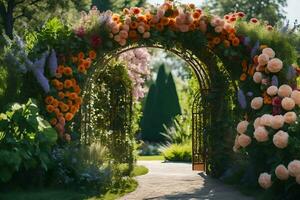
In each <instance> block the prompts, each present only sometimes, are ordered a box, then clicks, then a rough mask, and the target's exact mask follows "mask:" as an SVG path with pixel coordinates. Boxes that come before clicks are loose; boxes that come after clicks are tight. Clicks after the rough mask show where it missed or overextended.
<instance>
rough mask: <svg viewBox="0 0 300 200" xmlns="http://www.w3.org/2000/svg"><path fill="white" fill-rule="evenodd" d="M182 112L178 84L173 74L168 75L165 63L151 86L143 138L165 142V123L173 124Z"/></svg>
mask: <svg viewBox="0 0 300 200" xmlns="http://www.w3.org/2000/svg"><path fill="white" fill-rule="evenodd" d="M178 114H181V108H180V105H179V100H178V95H177V91H176V86H175V83H174V80H173V77H172V75H171V74H169V75H168V76H167V75H166V72H165V67H164V65H161V67H160V68H159V71H158V75H157V79H156V83H155V85H153V86H151V87H150V90H149V93H148V96H147V99H146V104H145V110H144V114H143V118H142V125H141V129H142V139H143V140H144V141H150V142H163V141H164V137H163V136H162V135H161V132H162V131H163V124H166V125H167V126H170V125H172V119H173V118H174V117H175V116H176V115H178Z"/></svg>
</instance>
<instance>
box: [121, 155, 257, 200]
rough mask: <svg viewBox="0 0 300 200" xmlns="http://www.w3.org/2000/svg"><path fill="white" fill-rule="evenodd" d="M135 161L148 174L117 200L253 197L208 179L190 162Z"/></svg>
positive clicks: (243, 199) (247, 199)
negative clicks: (196, 170) (145, 169)
mask: <svg viewBox="0 0 300 200" xmlns="http://www.w3.org/2000/svg"><path fill="white" fill-rule="evenodd" d="M138 164H139V165H144V166H146V167H147V168H148V169H149V173H148V174H146V175H143V176H139V177H137V178H136V179H137V180H138V182H139V186H138V188H137V189H136V190H135V191H134V192H132V193H130V194H127V195H126V196H124V197H122V198H120V200H143V199H144V200H152V199H161V200H165V199H178V200H188V199H189V200H196V199H203V200H204V199H205V200H207V199H216V200H252V199H253V198H251V197H247V196H244V195H242V194H241V193H240V192H238V191H236V190H235V189H233V188H232V187H230V186H227V185H224V184H222V183H221V182H219V181H218V180H214V179H212V178H209V177H208V176H206V175H205V174H204V173H200V174H199V172H195V171H192V170H191V168H192V166H191V164H187V163H162V162H161V161H139V162H138Z"/></svg>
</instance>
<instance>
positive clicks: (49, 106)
mask: <svg viewBox="0 0 300 200" xmlns="http://www.w3.org/2000/svg"><path fill="white" fill-rule="evenodd" d="M46 110H47V112H49V113H52V112H53V111H54V106H52V105H47V106H46Z"/></svg>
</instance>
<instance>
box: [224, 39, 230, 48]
mask: <svg viewBox="0 0 300 200" xmlns="http://www.w3.org/2000/svg"><path fill="white" fill-rule="evenodd" d="M223 43H224V46H225V47H226V48H229V47H230V42H229V41H228V40H224V41H223Z"/></svg>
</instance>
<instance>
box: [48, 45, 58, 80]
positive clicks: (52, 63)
mask: <svg viewBox="0 0 300 200" xmlns="http://www.w3.org/2000/svg"><path fill="white" fill-rule="evenodd" d="M57 65H58V64H57V57H56V52H55V50H54V49H52V51H51V54H50V57H49V61H48V69H49V71H50V75H51V76H52V77H54V76H55V74H56V69H57Z"/></svg>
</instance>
